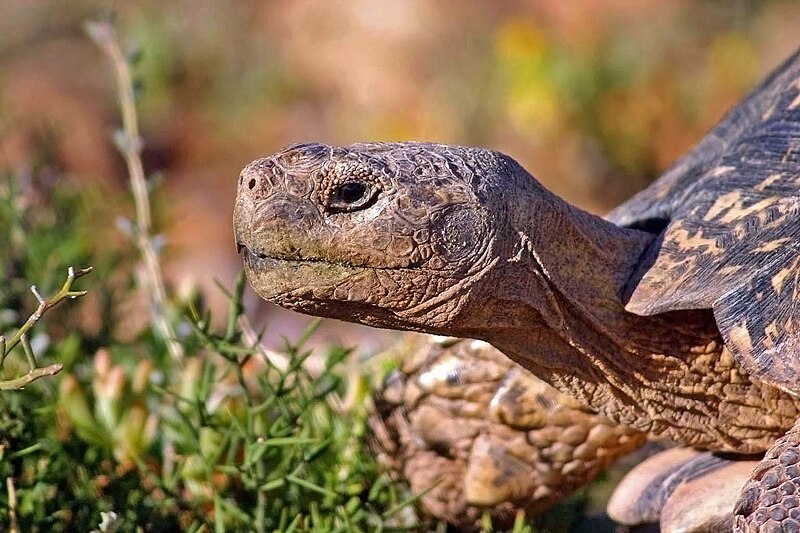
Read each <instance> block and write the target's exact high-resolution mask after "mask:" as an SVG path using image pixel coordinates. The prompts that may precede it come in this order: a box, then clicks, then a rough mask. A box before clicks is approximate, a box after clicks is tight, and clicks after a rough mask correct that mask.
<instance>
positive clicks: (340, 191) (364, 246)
mask: <svg viewBox="0 0 800 533" xmlns="http://www.w3.org/2000/svg"><path fill="white" fill-rule="evenodd" d="M509 165H514V163H513V161H511V160H510V159H509V158H507V157H505V156H503V155H501V154H498V153H496V152H492V151H489V150H483V149H476V148H461V147H452V146H445V145H434V144H425V143H372V144H356V145H352V146H349V147H345V148H339V147H331V146H326V145H323V144H299V145H293V146H290V147H288V148H286V149H284V150H283V151H281V152H279V153H277V154H275V155H273V156H270V157H266V158H263V159H258V160H256V161H254V162H252V163H250V164H249V165H247V167H245V169H244V170H243V171H242V173H241V176H240V177H239V188H238V194H237V198H236V206H235V210H234V231H235V236H236V241H237V246H238V248H239V250H240V251H241V252H243V254H244V265H245V271H246V273H247V277H248V279H249V281H250V283H251V284H252V286H253V287H254V289H255V290H256V292H257V293H258V294H259V295H260V296H261V297H263V298H265V299H266V300H269V301H272V302H274V303H276V304H278V305H281V306H283V307H287V308H290V309H293V310H296V311H300V312H304V313H308V314H314V315H319V316H329V317H334V318H341V319H345V320H351V321H358V322H362V323H366V324H370V325H376V326H383V327H394V328H403V329H425V330H427V331H434V330H437V329H439V327H441V326H446V325H447V323H448V322H449V321H450V320H451V319H452V318H453V317H454V316H455V315H457V314H458V313H459V311H460V310H462V307H463V305H464V303H465V301H466V299H467V297H468V295H469V294H470V292H471V289H472V288H473V287H474V285H475V283H476V282H477V281H478V280H479V279H480V278H481V277H483V276H484V275H485V274H486V273H487V272H488V271H489V270H491V267H492V265H493V264H494V261H496V250H495V247H496V239H495V234H494V232H496V231H497V228H499V227H500V226H501V225H502V224H501V222H502V221H499V220H497V218H498V216H497V213H502V212H504V210H503V209H497V206H494V207H491V208H490V205H489V204H491V203H492V202H498V201H501V199H502V194H500V192H499V189H501V188H502V184H503V179H502V177H503V176H504V175H505V174H506V173H507V171H508V168H509ZM334 302H335V305H334Z"/></svg>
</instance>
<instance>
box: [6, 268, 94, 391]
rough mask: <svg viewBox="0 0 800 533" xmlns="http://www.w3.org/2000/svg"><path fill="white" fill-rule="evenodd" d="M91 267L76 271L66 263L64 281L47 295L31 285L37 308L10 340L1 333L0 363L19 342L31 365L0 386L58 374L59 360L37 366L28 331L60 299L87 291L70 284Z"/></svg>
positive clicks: (11, 387) (22, 384)
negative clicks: (51, 293) (43, 294)
mask: <svg viewBox="0 0 800 533" xmlns="http://www.w3.org/2000/svg"><path fill="white" fill-rule="evenodd" d="M91 271H92V268H91V267H89V268H84V269H81V270H77V271H76V270H75V269H74V268H72V267H69V269H68V270H67V280H66V281H65V282H64V285H62V286H61V289H59V291H58V292H56V293H55V294H54V295H52V296H50V297H49V298H44V297H42V295H41V294H40V293H39V290H38V289H37V288H36V285H32V286H31V292H32V293H33V295H34V296H35V297H36V299H37V300H38V301H39V306H38V307H37V308H36V310H35V311H34V312H33V314H31V316H29V317H28V320H26V321H25V323H24V324H23V325H22V326H21V327H20V328H19V330H17V332H16V333H15V334H14V336H13V337H11V339H10V340H9V341H6V338H5V337H4V336H2V335H0V369H2V368H3V363H4V362H5V359H6V356H7V355H8V354H9V353H10V352H11V350H13V349H14V348H16V347H17V345H19V344H22V348H23V349H24V350H25V355H26V357H27V359H28V366H29V367H30V368H29V370H28V373H27V374H25V375H24V376H20V377H18V378H14V379H9V380H2V381H0V390H19V389H22V388H23V387H25V386H26V385H28V384H29V383H32V382H34V381H36V380H37V379H39V378H41V377H44V376H52V375H53V374H57V373H58V372H60V371H61V369H62V368H63V365H61V364H53V365H50V366H46V367H40V366H38V365H37V364H36V358H35V356H34V354H33V350H32V349H31V347H30V343H29V342H28V332H29V331H30V330H31V328H33V326H35V325H36V323H37V322H39V320H40V319H41V318H42V316H44V314H45V313H46V312H47V311H49V310H50V309H52V308H53V307H55V306H57V305H58V304H59V303H61V302H62V301H64V300H66V299H75V298H80V297H81V296H83V295H84V294H86V291H73V290H72V284H73V283H74V282H75V280H76V279H78V278H81V277H83V276H85V275H86V274H88V273H89V272H91Z"/></svg>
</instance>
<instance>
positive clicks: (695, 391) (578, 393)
mask: <svg viewBox="0 0 800 533" xmlns="http://www.w3.org/2000/svg"><path fill="white" fill-rule="evenodd" d="M516 190H521V191H526V194H523V195H517V194H516V193H515V195H514V196H515V198H514V199H510V200H509V201H511V202H515V203H516V204H517V205H509V206H508V209H507V211H506V212H507V213H509V215H507V216H511V217H512V218H511V219H510V220H509V221H508V225H507V227H508V228H510V229H509V232H510V234H511V235H510V237H511V238H507V239H505V240H503V239H500V240H503V246H504V247H505V249H504V250H503V251H502V252H501V254H500V255H501V258H502V259H501V260H500V261H498V262H497V264H496V266H495V270H494V271H493V272H492V273H491V274H490V279H489V280H488V283H486V284H485V285H484V287H485V289H483V290H482V291H481V293H480V294H475V295H474V297H473V298H472V302H471V303H470V304H468V305H466V306H465V309H464V311H465V312H463V313H462V314H461V318H460V319H459V320H458V325H459V326H460V327H457V328H454V329H455V331H454V333H455V334H456V335H459V336H464V337H472V338H481V339H484V340H487V341H489V342H490V343H492V344H494V345H495V346H496V347H497V348H499V349H500V350H501V351H503V352H504V353H505V354H506V355H508V356H509V357H511V358H512V359H514V360H515V361H516V362H518V363H519V364H521V365H522V366H523V367H525V368H527V369H528V370H530V371H532V372H533V373H534V374H536V375H538V376H539V377H541V378H542V379H544V380H545V381H548V382H549V383H550V384H551V385H554V386H555V387H556V388H558V389H559V390H561V391H562V392H565V393H567V394H570V395H571V396H573V397H575V398H577V399H578V400H580V401H582V402H583V403H584V404H586V405H589V406H591V407H593V408H595V409H596V410H598V411H600V412H603V413H604V414H606V415H607V416H609V417H610V418H611V419H612V420H616V421H617V422H620V423H624V424H627V425H630V426H633V427H635V428H636V429H639V430H642V431H647V432H652V433H654V434H659V435H662V436H665V437H668V438H672V439H675V440H678V441H681V442H683V443H687V444H691V445H696V446H700V447H709V448H714V449H722V450H728V451H738V452H748V453H752V452H757V451H761V450H763V449H765V446H766V444H767V443H768V442H769V439H774V438H775V436H776V435H778V434H780V432H781V431H782V430H785V427H783V429H781V426H785V425H786V424H787V423H788V420H790V419H791V420H794V419H793V418H791V416H795V414H796V413H797V410H796V409H795V408H794V407H793V408H792V409H790V411H791V412H790V413H789V416H788V417H787V418H786V420H781V421H780V422H779V423H778V424H774V425H776V426H778V429H777V430H776V429H775V428H772V427H763V428H762V427H759V428H758V429H755V430H754V429H753V428H750V429H751V430H752V431H749V433H748V432H747V431H743V430H742V431H739V430H738V429H737V428H732V427H731V426H732V424H731V423H730V420H732V419H734V418H735V417H736V416H741V414H742V413H744V412H745V411H746V412H747V413H748V416H749V417H752V418H755V419H761V418H764V417H763V414H764V413H765V412H766V411H767V406H768V398H770V397H772V396H774V394H775V393H774V391H770V390H768V389H767V388H765V387H763V386H762V384H760V383H759V382H757V381H754V380H751V379H750V378H749V377H748V376H746V375H745V374H743V373H742V372H741V369H739V368H738V367H737V366H736V365H735V363H734V361H733V358H732V356H731V355H730V353H729V352H728V351H727V350H725V349H724V348H723V344H722V341H721V339H720V336H719V332H718V331H717V328H716V323H715V321H714V316H713V314H712V312H711V311H710V310H697V311H676V312H669V313H663V314H659V315H654V316H638V315H635V314H633V313H629V312H627V311H625V308H624V305H623V297H622V295H623V292H624V290H625V284H626V283H627V281H628V279H629V278H630V276H631V274H632V272H633V270H634V268H635V267H636V266H637V263H638V261H639V259H640V257H641V256H642V254H643V253H644V251H645V250H646V249H647V247H648V246H649V245H650V244H651V243H652V242H653V240H654V237H653V236H652V235H651V234H648V233H645V232H641V231H638V230H633V229H626V228H621V227H618V226H615V225H614V224H611V223H610V222H608V221H605V220H603V219H601V218H599V217H596V216H593V215H591V214H589V213H585V212H583V211H581V210H579V209H577V208H575V207H573V206H570V205H569V204H567V203H566V202H564V201H563V200H561V199H559V198H557V197H556V196H555V195H553V194H552V193H550V192H548V191H546V190H545V189H544V188H543V187H542V186H541V185H539V184H538V183H537V182H536V181H535V180H533V179H532V178H530V177H528V183H520V184H518V186H517V189H516ZM512 214H513V215H512ZM743 405H744V407H743ZM797 407H798V408H800V402H797ZM759 417H760V418H759Z"/></svg>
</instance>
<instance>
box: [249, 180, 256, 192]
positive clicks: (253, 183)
mask: <svg viewBox="0 0 800 533" xmlns="http://www.w3.org/2000/svg"><path fill="white" fill-rule="evenodd" d="M247 186H248V187H249V188H250V189H251V190H252V189H253V187H255V186H256V179H255V178H250V181H249V182H248V183H247Z"/></svg>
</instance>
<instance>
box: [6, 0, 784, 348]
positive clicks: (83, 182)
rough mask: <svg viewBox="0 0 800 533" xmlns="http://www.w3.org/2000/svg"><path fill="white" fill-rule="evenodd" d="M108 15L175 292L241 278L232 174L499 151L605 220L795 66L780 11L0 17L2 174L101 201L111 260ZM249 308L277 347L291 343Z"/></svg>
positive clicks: (603, 3)
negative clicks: (349, 147) (274, 164)
mask: <svg viewBox="0 0 800 533" xmlns="http://www.w3.org/2000/svg"><path fill="white" fill-rule="evenodd" d="M109 11H113V12H114V13H115V16H116V18H117V21H118V24H119V32H120V35H122V36H123V37H124V40H125V41H127V42H129V43H130V45H131V52H132V53H134V52H135V53H137V54H140V57H141V59H140V60H139V61H138V63H137V71H136V73H137V76H138V79H139V82H140V84H141V87H140V88H141V99H140V113H141V120H142V129H143V136H144V141H145V143H146V149H145V153H144V158H145V164H146V166H147V171H148V173H149V174H150V175H151V176H153V178H152V179H153V181H154V185H155V186H157V187H159V194H158V196H157V200H156V202H157V204H158V205H157V207H158V213H159V220H158V225H159V228H160V229H162V230H163V231H164V233H165V235H166V248H165V252H164V253H165V259H166V263H167V271H168V276H169V279H170V282H171V283H172V284H173V285H175V286H176V287H178V288H187V287H189V286H193V285H199V286H201V287H210V286H211V284H212V280H213V279H214V278H218V279H220V280H222V281H223V282H224V283H226V284H229V283H230V280H231V279H232V278H233V277H234V276H235V275H236V273H237V272H238V270H239V268H240V267H239V258H238V257H237V256H236V254H235V250H234V245H233V241H232V237H231V235H232V230H231V224H230V220H231V210H232V206H233V198H234V195H235V185H236V178H237V175H238V172H239V170H240V168H241V167H242V166H243V165H244V164H246V163H247V162H248V161H250V160H252V159H254V158H257V157H260V156H263V155H266V154H269V153H271V152H273V151H276V150H278V149H280V148H281V147H282V146H284V145H287V144H290V143H294V142H298V141H308V140H316V141H323V142H327V143H334V144H348V143H352V142H356V141H362V140H431V141H434V140H435V141H440V142H445V143H456V144H466V145H480V146H485V147H490V148H494V149H498V150H501V151H503V152H506V153H508V154H510V155H511V156H513V157H514V158H516V159H517V160H518V161H520V162H521V163H522V164H523V165H524V166H525V167H526V168H528V169H529V170H530V171H531V172H532V173H533V174H534V175H535V176H537V177H538V178H539V179H540V180H541V181H542V182H544V183H545V184H546V185H547V186H548V187H549V188H551V189H552V190H554V191H555V192H557V193H558V194H561V195H563V196H565V197H566V198H567V199H569V200H571V201H572V202H574V203H577V204H578V205H580V206H582V207H584V208H586V209H588V210H590V211H593V212H596V213H603V212H605V211H606V210H608V209H609V208H610V207H613V206H614V205H616V204H617V203H619V202H621V201H623V200H624V199H626V198H627V197H628V196H630V195H631V194H632V193H634V192H635V191H637V190H639V189H641V188H643V187H644V186H645V185H646V184H647V183H648V182H649V181H650V180H652V179H653V178H654V177H656V176H657V175H658V174H659V172H660V171H662V170H663V169H664V168H665V167H666V166H668V165H669V164H670V162H671V161H673V160H674V159H675V158H676V157H678V156H679V155H680V154H681V153H682V152H683V151H684V150H686V149H687V148H688V147H689V146H691V145H692V144H693V143H694V142H696V141H697V140H698V139H699V138H700V137H701V136H702V135H703V133H704V132H705V131H706V130H707V129H708V128H709V127H710V126H712V125H713V123H714V122H715V121H716V120H718V119H719V118H720V117H721V116H722V114H723V113H724V112H725V110H726V109H727V108H728V107H729V106H731V105H732V104H734V103H735V102H736V101H737V100H738V99H739V98H741V97H742V95H743V94H744V93H745V92H746V91H747V90H748V89H749V88H750V87H751V86H752V85H753V84H754V83H755V82H757V81H758V79H759V78H760V77H761V76H762V75H763V74H764V73H766V72H767V71H768V70H770V69H771V68H773V67H774V66H775V65H776V64H777V63H779V62H780V61H781V60H782V59H783V58H784V57H786V56H787V55H788V54H790V53H791V52H792V51H793V50H794V49H795V48H796V47H797V46H798V44H800V39H798V29H799V28H800V2H797V1H793V0H783V1H780V0H775V1H756V0H729V1H719V2H711V1H680V0H673V1H670V2H664V1H660V0H629V1H626V0H581V1H573V2H564V1H562V0H540V1H527V2H524V1H507V2H467V1H456V0H441V1H437V2H430V1H424V0H393V1H391V2H389V1H386V2H380V1H377V0H373V1H368V0H341V1H330V0H303V1H289V0H280V1H264V2H256V1H247V0H236V1H232V0H229V1H210V0H178V1H172V2H161V1H155V0H126V1H125V2H116V3H115V2H96V1H84V0H73V1H70V2H63V1H59V0H3V1H2V4H1V5H0V167H2V168H7V169H10V170H13V171H14V172H18V173H19V172H22V171H24V169H25V167H26V166H30V165H31V164H33V163H32V162H35V161H37V160H46V162H45V163H46V164H52V165H54V166H56V167H57V168H59V169H63V170H64V171H65V172H63V175H64V176H67V178H66V179H69V180H73V181H74V182H76V183H78V184H79V185H80V186H81V187H86V188H92V189H95V190H96V191H99V195H101V196H102V197H103V198H104V199H105V201H104V202H102V203H101V204H100V205H98V206H97V208H96V215H95V216H94V217H93V222H94V223H95V225H96V228H97V235H98V243H99V244H98V245H103V246H104V245H106V244H107V245H109V246H111V245H113V243H115V242H117V241H119V242H120V243H126V242H127V241H125V240H124V239H121V240H120V239H117V240H115V238H114V237H113V236H112V234H113V233H114V230H113V226H114V224H113V223H114V217H116V216H118V212H119V211H117V210H116V208H115V209H104V207H107V205H105V204H109V205H110V204H115V203H117V204H118V205H122V206H124V207H122V208H121V209H122V211H123V212H130V206H129V205H127V204H125V203H124V202H127V201H128V200H127V197H126V192H127V191H126V187H127V185H126V183H127V182H126V175H125V171H124V166H123V164H122V161H121V159H120V158H119V156H118V154H117V153H116V151H115V149H114V147H113V145H112V143H111V133H112V132H113V130H114V128H115V127H116V126H117V124H118V114H117V113H118V112H117V109H116V103H115V97H114V86H113V80H112V79H111V76H110V69H109V68H108V65H107V64H106V63H105V58H104V57H102V55H101V54H100V52H98V50H97V49H96V48H95V46H94V45H93V44H92V43H90V42H89V40H88V39H87V38H86V37H85V35H84V33H83V30H82V23H83V21H84V20H86V19H87V18H92V17H97V16H99V15H102V14H104V13H107V12H109ZM58 176H59V179H61V177H60V176H62V173H61V172H59V174H58ZM63 216H64V217H69V216H70V213H64V214H63ZM101 236H104V237H103V238H101ZM105 236H108V238H107V240H105V239H106V237H105ZM0 248H2V245H1V244H0ZM208 294H209V296H208V297H209V298H210V299H211V301H212V304H213V303H215V302H216V303H217V304H219V303H221V299H220V298H219V296H218V293H217V292H216V291H209V292H208ZM248 301H249V304H250V305H251V309H250V312H251V313H252V314H253V315H254V316H256V315H257V316H259V317H260V318H259V320H261V321H262V322H264V321H266V322H268V323H269V324H270V327H269V330H270V331H272V332H273V333H280V334H285V335H287V336H289V337H292V336H296V334H297V332H299V331H300V329H301V328H302V327H303V324H302V322H303V321H302V319H300V318H298V317H296V316H294V315H289V314H285V313H283V312H279V311H277V310H274V309H269V308H268V307H267V306H266V304H262V303H259V302H257V301H256V298H255V296H253V295H250V296H249V300H248ZM271 338H275V339H278V336H272V337H271ZM385 338H386V337H385V336H383V337H382V336H378V335H374V334H368V335H364V330H360V329H358V328H356V327H355V326H343V325H336V324H333V325H330V324H329V325H328V326H326V328H324V330H323V332H322V334H321V335H318V336H317V339H318V341H322V342H326V341H328V340H336V341H340V342H344V343H346V344H354V343H355V342H356V341H357V342H358V343H359V345H360V347H361V349H362V350H366V351H370V350H375V349H377V348H378V347H379V346H380V344H381V342H383V341H384V340H385Z"/></svg>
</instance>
